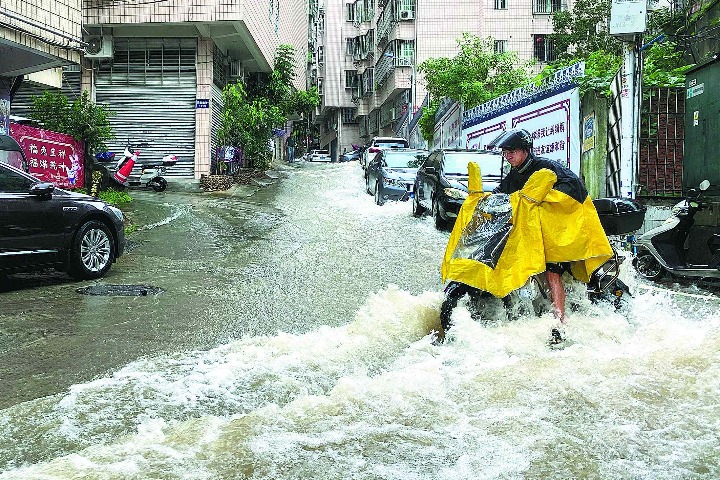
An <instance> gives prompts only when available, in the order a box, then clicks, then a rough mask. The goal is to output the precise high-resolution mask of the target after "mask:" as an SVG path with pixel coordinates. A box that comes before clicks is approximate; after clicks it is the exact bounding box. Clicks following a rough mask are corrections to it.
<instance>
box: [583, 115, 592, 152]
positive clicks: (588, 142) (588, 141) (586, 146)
mask: <svg viewBox="0 0 720 480" xmlns="http://www.w3.org/2000/svg"><path fill="white" fill-rule="evenodd" d="M593 148H595V112H593V113H591V114H590V115H586V116H585V117H583V143H582V151H583V153H585V152H587V151H589V150H592V149H593Z"/></svg>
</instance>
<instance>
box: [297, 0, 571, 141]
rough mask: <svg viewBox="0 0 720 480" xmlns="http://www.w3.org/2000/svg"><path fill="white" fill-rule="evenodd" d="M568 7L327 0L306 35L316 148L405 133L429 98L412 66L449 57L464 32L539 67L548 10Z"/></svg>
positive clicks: (545, 48) (534, 1)
mask: <svg viewBox="0 0 720 480" xmlns="http://www.w3.org/2000/svg"><path fill="white" fill-rule="evenodd" d="M314 1H315V2H316V3H317V2H319V1H320V0H314ZM311 3H313V0H311ZM566 8H568V5H567V3H565V1H564V0H482V1H477V0H354V1H351V0H324V3H323V2H321V3H319V4H318V5H317V7H316V11H317V14H316V15H315V16H313V9H312V8H311V16H310V22H311V25H312V24H313V23H316V24H318V23H321V24H322V25H321V26H319V27H316V28H314V29H312V28H311V31H314V32H315V34H316V35H317V34H318V32H323V35H322V38H317V39H313V38H311V40H310V47H311V49H312V50H313V51H314V55H313V58H314V62H313V63H312V64H311V71H312V72H314V73H313V75H311V77H310V80H311V82H314V84H315V85H318V86H319V88H321V89H322V92H323V96H322V98H323V101H322V104H321V108H320V109H319V111H318V112H317V115H316V121H317V122H318V123H319V125H320V130H321V134H320V140H321V142H320V143H321V146H322V147H329V148H330V149H331V150H332V149H333V148H334V149H336V150H338V151H340V152H342V150H344V149H349V148H350V147H351V145H352V144H353V143H356V144H362V143H366V142H367V141H368V140H369V139H370V138H371V137H373V136H376V135H387V136H396V135H401V136H407V135H408V127H409V125H410V123H411V122H412V121H413V120H414V121H417V118H415V119H413V115H412V113H415V112H418V111H419V109H420V108H421V106H422V104H423V102H424V101H425V97H426V90H425V88H424V82H423V78H422V75H421V74H418V72H417V71H416V67H417V65H419V64H420V63H422V62H423V61H425V60H427V59H429V58H437V57H452V56H454V55H455V54H456V53H457V51H458V48H457V39H459V38H460V37H462V34H463V33H465V32H468V33H471V34H473V35H476V36H478V37H481V38H486V37H492V38H493V39H494V48H495V49H496V51H516V52H517V53H518V56H519V57H520V59H522V60H531V59H534V60H536V61H537V64H536V67H535V69H536V70H539V69H540V68H541V67H542V66H543V65H544V64H545V63H546V62H548V61H551V60H553V59H554V52H553V49H552V44H551V43H550V41H549V39H548V37H547V35H548V34H550V33H552V19H551V16H552V13H553V12H555V11H558V10H560V9H566ZM418 116H419V115H415V117H418Z"/></svg>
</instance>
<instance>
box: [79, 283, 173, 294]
mask: <svg viewBox="0 0 720 480" xmlns="http://www.w3.org/2000/svg"><path fill="white" fill-rule="evenodd" d="M76 292H78V293H81V294H83V295H105V296H123V297H144V296H147V295H157V294H158V293H162V292H163V290H162V289H161V288H158V287H153V286H151V285H90V286H88V287H82V288H78V289H77V290H76Z"/></svg>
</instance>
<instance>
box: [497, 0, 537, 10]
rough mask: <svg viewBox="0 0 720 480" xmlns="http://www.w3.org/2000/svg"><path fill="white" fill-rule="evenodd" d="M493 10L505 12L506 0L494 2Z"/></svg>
mask: <svg viewBox="0 0 720 480" xmlns="http://www.w3.org/2000/svg"><path fill="white" fill-rule="evenodd" d="M536 1H537V0H536ZM495 10H507V0H495Z"/></svg>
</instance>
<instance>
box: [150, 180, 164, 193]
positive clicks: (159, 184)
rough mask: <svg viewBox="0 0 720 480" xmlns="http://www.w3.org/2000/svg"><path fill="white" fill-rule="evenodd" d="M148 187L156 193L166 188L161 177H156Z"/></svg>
mask: <svg viewBox="0 0 720 480" xmlns="http://www.w3.org/2000/svg"><path fill="white" fill-rule="evenodd" d="M150 186H151V187H152V189H153V190H155V191H156V192H162V191H164V190H165V189H166V188H167V180H165V179H164V178H162V177H158V178H156V179H155V180H154V181H153V182H152V183H151V184H150Z"/></svg>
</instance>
